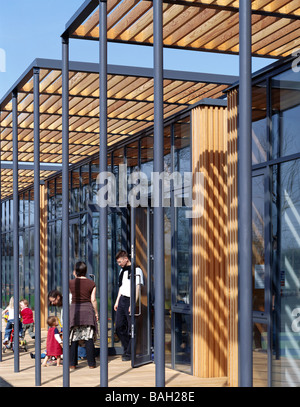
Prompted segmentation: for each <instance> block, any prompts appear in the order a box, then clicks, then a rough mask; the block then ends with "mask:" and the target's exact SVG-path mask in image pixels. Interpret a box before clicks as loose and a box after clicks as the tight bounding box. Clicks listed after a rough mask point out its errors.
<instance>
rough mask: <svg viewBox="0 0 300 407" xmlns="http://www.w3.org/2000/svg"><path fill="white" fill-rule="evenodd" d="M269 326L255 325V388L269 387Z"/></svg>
mask: <svg viewBox="0 0 300 407" xmlns="http://www.w3.org/2000/svg"><path fill="white" fill-rule="evenodd" d="M267 342H268V336H267V325H266V324H259V323H257V322H255V323H254V324H253V386H254V387H267V386H268V354H267V348H268V347H267Z"/></svg>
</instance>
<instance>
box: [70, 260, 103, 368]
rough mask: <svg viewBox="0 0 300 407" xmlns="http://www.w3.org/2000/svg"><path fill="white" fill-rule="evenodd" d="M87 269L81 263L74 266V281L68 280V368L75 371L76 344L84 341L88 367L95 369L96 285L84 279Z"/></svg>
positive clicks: (76, 358)
mask: <svg viewBox="0 0 300 407" xmlns="http://www.w3.org/2000/svg"><path fill="white" fill-rule="evenodd" d="M86 272H87V267H86V264H85V263H84V262H83V261H79V262H77V263H76V264H75V270H74V272H73V274H74V277H75V279H73V280H70V282H69V288H70V292H71V294H72V302H71V306H70V341H71V347H70V368H71V369H75V368H76V365H77V360H78V342H79V341H82V340H83V341H85V347H86V355H87V361H88V365H89V367H90V368H91V369H92V368H94V367H96V361H95V349H94V340H95V338H96V333H97V321H98V311H97V300H96V284H95V283H94V281H92V280H90V279H88V278H87V277H86Z"/></svg>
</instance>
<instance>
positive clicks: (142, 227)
mask: <svg viewBox="0 0 300 407" xmlns="http://www.w3.org/2000/svg"><path fill="white" fill-rule="evenodd" d="M164 164H165V166H164V167H165V168H164V169H165V173H167V174H171V173H172V172H174V171H176V172H178V173H179V174H180V175H181V177H182V181H183V183H182V185H179V186H178V185H177V184H175V183H174V182H172V181H171V182H170V183H168V185H167V187H166V189H165V205H166V207H165V315H166V364H167V366H168V367H172V368H173V369H177V370H182V371H185V372H188V373H192V370H191V369H192V363H191V348H192V346H191V335H192V333H191V329H192V300H191V296H192V295H191V294H192V273H191V247H192V246H191V219H189V218H188V217H186V211H187V210H188V209H190V208H189V207H186V206H185V205H186V201H185V199H184V197H185V190H184V182H185V178H184V173H185V172H190V171H191V149H190V116H189V114H186V115H185V116H182V117H180V116H179V117H177V118H174V119H173V121H171V122H169V123H168V125H166V127H165V129H164ZM124 169H125V173H124ZM108 171H109V172H111V174H113V175H114V177H115V182H116V186H117V188H116V196H115V200H113V202H112V204H111V205H110V206H109V210H108V265H109V270H108V315H109V320H108V329H109V347H110V348H111V350H115V351H116V352H117V353H119V351H118V348H119V350H120V351H121V349H120V347H121V343H120V341H119V339H118V337H117V336H116V334H115V332H114V319H115V312H114V310H113V304H114V302H115V299H116V297H117V293H118V274H119V269H118V267H117V265H116V262H115V255H116V253H117V251H119V250H120V249H124V250H127V251H128V252H129V253H130V214H131V212H130V205H129V204H130V196H131V195H130V194H132V191H133V188H135V187H138V186H139V181H138V180H136V178H135V175H136V174H138V173H139V171H140V172H141V173H142V174H143V177H144V178H143V181H144V183H143V185H144V188H143V189H140V192H139V193H138V194H137V195H136V198H137V201H138V205H137V208H136V230H135V234H136V264H138V265H140V267H142V269H143V272H144V279H145V281H146V282H147V285H146V286H147V287H146V288H143V290H144V289H146V290H148V293H145V292H143V293H142V295H143V302H142V307H143V308H142V309H144V310H146V309H147V315H148V314H149V318H151V330H152V340H153V311H154V290H153V287H154V284H153V278H154V277H153V270H152V267H153V255H152V253H153V234H152V228H153V225H152V221H153V211H152V207H151V204H152V201H151V192H153V187H152V172H153V134H152V133H145V134H141V135H140V137H137V138H136V139H135V140H133V141H131V142H128V143H126V142H123V143H122V145H118V146H116V147H114V148H110V150H109V154H108ZM98 174H99V160H98V157H92V158H91V159H90V160H86V161H84V162H82V163H79V164H76V165H74V166H73V167H72V168H71V169H70V173H69V232H70V233H69V236H70V239H69V264H70V268H69V270H70V278H71V277H72V270H73V268H74V264H75V262H76V261H78V260H83V261H85V262H86V263H87V265H88V277H89V278H91V279H93V280H94V281H95V283H96V285H97V300H98V303H99V300H100V299H99V283H100V282H99V256H100V255H101V248H100V247H99V212H98V201H97V193H98V185H97V176H98ZM124 174H125V180H126V179H127V180H129V179H131V184H130V182H128V183H127V189H126V190H125V192H126V193H125V194H124V189H123V190H122V188H121V186H122V185H121V183H122V182H123V181H124ZM129 177H130V178H129ZM140 182H141V181H140ZM45 186H46V191H47V288H46V290H47V292H49V291H50V290H53V289H57V290H60V291H62V275H61V272H62V243H61V235H62V178H61V173H58V174H56V175H55V176H53V177H51V178H49V179H48V180H47V181H46V184H45ZM19 202H20V203H19V205H20V218H19V236H20V237H19V244H20V250H19V252H20V298H21V297H25V298H28V299H29V300H30V302H31V306H32V308H33V309H34V269H33V264H34V263H33V260H34V251H33V248H34V247H33V243H34V233H33V215H34V212H33V210H34V206H33V204H34V196H33V191H32V190H28V191H26V192H24V193H22V194H21V195H20V197H19ZM174 202H176V205H174ZM12 219H13V218H12V200H9V199H8V200H6V201H5V202H3V204H2V278H3V294H4V295H3V303H4V304H5V305H6V304H7V303H8V301H9V298H10V296H11V295H13V270H12V260H13V252H12V230H13V229H12V228H13V224H12ZM146 296H147V298H148V299H149V300H148V301H149V303H147V304H146V302H145V301H146V300H145V298H146ZM145 304H146V305H145ZM145 307H146V308H145ZM49 311H50V312H53V311H54V310H52V309H50V310H49ZM145 312H146V311H145ZM140 325H141V323H140V322H139V319H138V318H137V327H138V330H139V332H143V333H142V334H141V336H143V341H144V342H143V341H142V342H140V343H138V345H137V352H140V349H144V348H145V343H146V334H147V333H146V331H143V330H142V328H141V327H140ZM151 348H152V351H153V343H151Z"/></svg>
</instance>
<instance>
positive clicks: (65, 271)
mask: <svg viewBox="0 0 300 407" xmlns="http://www.w3.org/2000/svg"><path fill="white" fill-rule="evenodd" d="M69 189H70V188H69V38H63V39H62V295H63V358H64V360H63V386H64V387H69V386H70V372H69V363H70V357H69Z"/></svg>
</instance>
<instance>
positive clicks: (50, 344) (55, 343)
mask: <svg viewBox="0 0 300 407" xmlns="http://www.w3.org/2000/svg"><path fill="white" fill-rule="evenodd" d="M47 324H48V325H49V330H48V334H47V343H46V352H47V355H46V357H45V359H44V362H43V363H42V366H44V367H47V362H48V360H49V358H51V357H52V356H54V357H56V359H57V364H56V366H61V364H60V362H61V355H62V353H63V351H62V340H61V337H60V335H59V331H58V329H57V327H58V325H59V321H58V318H57V317H54V316H52V317H49V318H48V320H47Z"/></svg>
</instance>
